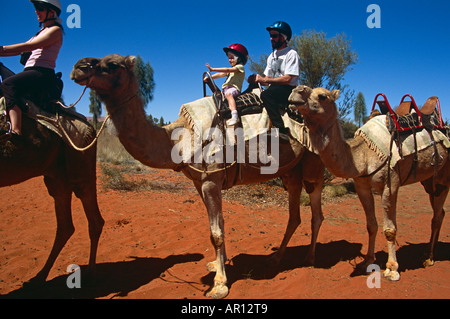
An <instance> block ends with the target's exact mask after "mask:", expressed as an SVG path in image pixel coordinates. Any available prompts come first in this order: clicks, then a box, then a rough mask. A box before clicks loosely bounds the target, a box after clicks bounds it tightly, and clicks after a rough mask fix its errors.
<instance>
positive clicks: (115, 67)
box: [108, 62, 120, 71]
mask: <svg viewBox="0 0 450 319" xmlns="http://www.w3.org/2000/svg"><path fill="white" fill-rule="evenodd" d="M119 67H120V65H118V64H117V63H113V62H110V63H108V68H109V69H110V70H111V71H114V70H117V69H118V68H119Z"/></svg>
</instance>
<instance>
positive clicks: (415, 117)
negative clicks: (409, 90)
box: [370, 93, 450, 187]
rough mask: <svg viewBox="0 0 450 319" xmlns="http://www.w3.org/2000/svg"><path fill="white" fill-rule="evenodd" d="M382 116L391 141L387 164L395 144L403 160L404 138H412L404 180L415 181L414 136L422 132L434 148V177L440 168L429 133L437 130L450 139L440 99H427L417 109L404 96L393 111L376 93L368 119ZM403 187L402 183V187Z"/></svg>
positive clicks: (415, 153)
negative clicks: (409, 167)
mask: <svg viewBox="0 0 450 319" xmlns="http://www.w3.org/2000/svg"><path fill="white" fill-rule="evenodd" d="M379 97H382V98H383V100H378V98H379ZM406 98H409V99H410V101H406V100H405V99H406ZM376 105H378V106H379V109H380V111H378V110H376V109H375V106H376ZM380 114H385V115H386V127H387V129H388V131H389V132H390V134H391V141H390V147H389V150H390V154H389V157H388V162H389V163H390V161H391V158H392V145H393V143H394V142H395V143H396V145H397V148H398V152H399V154H400V157H401V158H403V151H402V143H403V141H404V140H406V138H407V137H409V136H411V135H412V136H413V140H414V162H413V165H412V167H411V169H410V171H409V173H408V176H407V178H406V179H405V181H406V180H407V179H408V178H409V176H410V175H411V174H413V176H414V180H415V179H416V166H417V162H418V158H417V144H418V142H417V137H416V134H417V132H419V131H422V130H423V129H425V130H426V131H427V132H428V134H429V136H430V139H431V141H432V145H433V147H434V154H435V155H433V158H434V161H433V159H432V161H433V165H434V167H435V172H434V174H435V176H436V174H437V167H438V164H439V158H438V156H437V155H436V154H438V151H437V146H436V141H435V139H434V137H433V134H432V131H434V130H438V131H441V132H442V133H443V134H444V135H446V137H447V139H449V137H450V136H449V135H450V134H449V133H450V128H449V127H447V126H445V125H444V121H443V120H442V113H441V106H440V103H439V98H438V97H437V96H432V97H430V98H429V99H428V100H427V101H426V102H425V104H424V105H423V106H422V107H421V109H420V110H419V108H418V107H417V104H416V102H415V100H414V98H413V97H412V96H411V95H410V94H406V95H404V96H403V97H402V99H401V101H400V104H399V106H398V108H397V109H396V110H395V111H394V110H393V109H392V108H391V106H390V104H389V101H388V100H387V98H386V96H385V95H384V94H383V93H379V94H377V95H376V96H375V99H374V102H373V106H372V111H371V115H370V117H371V118H372V117H374V116H376V115H380ZM402 184H403V183H402ZM388 186H389V187H390V170H388Z"/></svg>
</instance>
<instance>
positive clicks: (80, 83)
mask: <svg viewBox="0 0 450 319" xmlns="http://www.w3.org/2000/svg"><path fill="white" fill-rule="evenodd" d="M72 80H73V81H74V82H75V83H76V84H79V85H87V84H88V81H89V78H88V77H85V78H81V79H75V78H73V79H72Z"/></svg>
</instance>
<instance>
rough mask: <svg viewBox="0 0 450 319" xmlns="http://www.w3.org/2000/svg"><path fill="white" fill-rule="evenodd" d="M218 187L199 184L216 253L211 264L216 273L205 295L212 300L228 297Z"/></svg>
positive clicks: (222, 221)
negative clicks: (212, 285) (212, 284)
mask: <svg viewBox="0 0 450 319" xmlns="http://www.w3.org/2000/svg"><path fill="white" fill-rule="evenodd" d="M218 185H222V184H221V183H216V182H213V181H204V182H203V183H202V184H201V195H202V198H203V202H204V203H205V206H206V210H207V211H208V218H209V224H210V229H211V242H212V244H213V246H214V249H215V251H216V260H215V262H214V264H213V265H214V268H215V271H216V275H215V277H214V287H213V288H212V289H211V290H210V291H209V292H208V293H207V295H206V296H207V297H211V298H213V299H220V298H225V297H226V296H227V295H228V287H227V276H226V273H225V261H226V253H225V229H224V219H223V215H222V193H221V189H220V187H219V186H218ZM197 188H198V187H197ZM210 266H211V265H210Z"/></svg>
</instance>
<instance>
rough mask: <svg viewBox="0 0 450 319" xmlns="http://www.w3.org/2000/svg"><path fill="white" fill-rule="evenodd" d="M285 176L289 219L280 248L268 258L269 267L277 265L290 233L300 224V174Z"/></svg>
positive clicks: (284, 250)
mask: <svg viewBox="0 0 450 319" xmlns="http://www.w3.org/2000/svg"><path fill="white" fill-rule="evenodd" d="M299 173H301V172H299ZM285 178H286V179H285V181H286V184H287V189H288V196H289V221H288V224H287V227H286V231H285V232H284V236H283V240H282V242H281V245H280V248H279V249H278V251H277V252H276V253H275V254H273V255H272V256H271V257H270V258H269V260H268V264H269V265H270V266H271V267H275V266H278V265H279V263H280V261H281V259H282V258H283V256H284V253H285V252H286V247H287V245H288V243H289V241H290V240H291V237H292V235H293V234H294V232H295V230H296V229H297V227H298V226H299V225H300V224H301V218H300V194H301V192H302V184H301V181H302V179H301V176H298V174H293V175H290V176H285Z"/></svg>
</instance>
